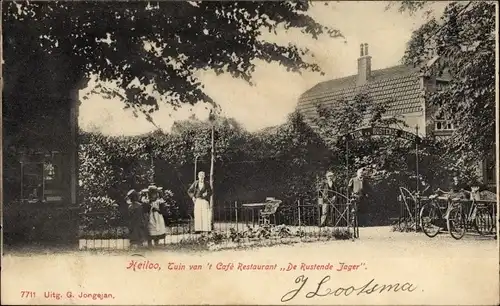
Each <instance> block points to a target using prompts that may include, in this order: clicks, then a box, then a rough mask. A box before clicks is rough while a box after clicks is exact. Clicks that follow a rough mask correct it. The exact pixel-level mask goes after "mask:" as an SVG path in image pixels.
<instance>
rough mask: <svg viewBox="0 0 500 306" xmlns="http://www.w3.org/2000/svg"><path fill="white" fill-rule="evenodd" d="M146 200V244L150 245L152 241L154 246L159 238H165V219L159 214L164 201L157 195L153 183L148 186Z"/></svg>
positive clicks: (157, 192) (156, 189) (157, 191)
mask: <svg viewBox="0 0 500 306" xmlns="http://www.w3.org/2000/svg"><path fill="white" fill-rule="evenodd" d="M148 200H149V201H148V202H149V203H148V212H149V213H148V218H147V220H148V224H147V227H148V232H149V240H148V245H149V246H152V245H153V241H154V243H155V246H156V245H158V244H159V242H160V239H163V238H165V235H166V232H167V230H166V227H165V219H163V215H162V214H161V211H162V209H163V208H164V205H165V201H164V200H163V199H162V198H161V197H160V196H159V190H158V187H156V186H154V185H152V186H149V187H148Z"/></svg>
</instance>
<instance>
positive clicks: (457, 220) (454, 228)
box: [446, 206, 466, 240]
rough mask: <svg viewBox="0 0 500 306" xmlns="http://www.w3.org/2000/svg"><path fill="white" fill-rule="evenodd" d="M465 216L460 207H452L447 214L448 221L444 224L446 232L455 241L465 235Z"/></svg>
mask: <svg viewBox="0 0 500 306" xmlns="http://www.w3.org/2000/svg"><path fill="white" fill-rule="evenodd" d="M465 220H466V219H465V216H464V214H463V209H462V206H456V207H453V208H452V209H451V210H450V212H449V213H448V219H447V220H446V223H447V225H448V232H449V233H450V235H451V237H453V238H455V239H456V240H460V239H462V237H463V236H464V235H465V226H466V224H465V222H466V221H465Z"/></svg>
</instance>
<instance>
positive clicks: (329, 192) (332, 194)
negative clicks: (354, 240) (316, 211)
mask: <svg viewBox="0 0 500 306" xmlns="http://www.w3.org/2000/svg"><path fill="white" fill-rule="evenodd" d="M336 192H337V187H336V186H335V181H334V175H333V172H332V171H328V172H326V179H325V181H324V182H323V183H322V185H321V189H320V197H319V204H320V205H321V220H320V224H319V226H325V225H326V221H327V219H328V215H329V214H330V213H331V211H332V207H331V206H332V205H334V204H335V203H336V201H337V194H336Z"/></svg>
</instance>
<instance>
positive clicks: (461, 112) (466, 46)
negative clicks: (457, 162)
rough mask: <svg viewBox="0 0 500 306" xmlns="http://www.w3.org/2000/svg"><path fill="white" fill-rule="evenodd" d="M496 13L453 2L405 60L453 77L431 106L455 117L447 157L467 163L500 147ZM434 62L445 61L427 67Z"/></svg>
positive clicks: (420, 34) (488, 5)
mask: <svg viewBox="0 0 500 306" xmlns="http://www.w3.org/2000/svg"><path fill="white" fill-rule="evenodd" d="M401 8H402V10H408V9H412V10H416V9H417V10H418V9H420V8H421V7H407V6H405V3H403V4H402V7H401ZM495 9H496V4H495V3H494V2H490V1H469V2H459V1H454V2H451V3H450V4H448V5H447V7H446V9H445V11H444V13H443V15H442V16H441V18H440V19H435V18H431V19H430V20H429V21H427V22H426V23H425V24H424V25H422V26H421V27H420V28H419V29H418V30H417V31H415V32H414V34H413V36H412V38H411V40H410V42H409V43H408V48H407V51H406V55H405V57H404V61H405V62H406V63H408V64H415V65H421V66H422V67H423V68H422V69H423V71H424V72H425V73H426V74H428V75H442V74H448V75H449V76H450V82H449V85H448V86H446V87H445V88H443V89H442V90H437V91H431V92H429V93H428V95H427V100H428V101H429V103H430V104H431V105H434V106H436V107H437V108H438V110H439V112H440V113H441V114H444V115H447V116H450V117H451V119H452V121H453V124H454V126H455V128H456V130H455V131H454V133H453V136H452V137H451V138H450V139H449V141H448V143H447V148H448V152H449V153H456V155H457V157H458V158H460V159H461V160H462V161H463V162H464V163H465V161H467V160H480V159H483V158H484V155H485V153H486V154H489V153H490V152H492V151H493V148H494V144H495V86H496V82H495V65H493V64H492V63H494V62H495V44H496V31H495V12H496V10H495ZM435 57H440V59H441V60H440V61H437V62H436V63H435V64H434V65H423V64H424V63H427V62H428V61H429V60H431V59H432V58H435Z"/></svg>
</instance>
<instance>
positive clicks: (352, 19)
mask: <svg viewBox="0 0 500 306" xmlns="http://www.w3.org/2000/svg"><path fill="white" fill-rule="evenodd" d="M386 5H387V2H340V3H336V2H328V3H327V5H325V3H323V2H313V4H312V8H311V9H310V11H309V12H308V14H309V15H310V16H312V17H313V18H314V19H315V20H316V21H318V22H320V23H321V24H323V25H326V26H330V27H333V28H336V29H339V30H340V31H341V32H342V34H343V35H344V36H345V39H343V38H337V39H332V38H329V37H327V36H326V35H325V36H322V37H320V38H319V39H317V40H315V39H313V38H311V37H309V36H306V35H304V34H302V33H300V31H297V30H292V31H286V32H285V31H282V32H279V33H278V35H275V34H265V35H264V37H263V38H264V39H265V40H269V41H273V42H276V43H281V44H288V43H289V42H292V43H296V44H297V45H299V46H302V47H307V48H309V49H310V50H311V51H312V52H313V53H314V55H315V57H314V60H315V62H316V63H317V64H319V65H320V67H321V69H322V70H323V71H324V72H325V75H323V76H322V75H320V74H319V73H317V72H303V73H301V74H298V73H293V72H287V71H286V69H285V68H284V67H281V66H279V65H278V64H276V63H271V64H269V63H265V62H260V61H257V62H256V66H257V67H256V71H255V73H254V75H253V82H254V85H253V86H251V85H249V84H248V83H247V82H245V81H244V80H241V79H235V78H233V77H231V76H230V75H229V74H222V75H219V76H217V75H216V74H215V73H214V72H213V71H211V70H205V71H199V72H198V74H197V76H198V77H199V79H200V80H201V81H202V83H203V84H204V85H205V91H206V93H207V94H208V95H209V96H210V97H212V98H213V99H214V100H215V102H216V103H218V104H219V106H220V107H221V109H222V112H221V115H223V116H226V117H232V118H235V119H236V120H237V121H238V122H240V123H241V124H242V125H243V127H245V128H246V129H247V130H249V131H258V130H260V129H263V128H266V127H270V126H275V125H279V124H282V123H284V122H285V121H286V118H287V116H288V114H290V113H291V112H293V111H294V109H295V107H296V105H297V102H298V99H299V96H300V95H301V94H302V93H303V92H305V91H306V90H308V89H309V88H311V87H312V86H314V85H315V84H317V83H319V82H322V81H326V80H330V79H334V78H338V77H343V76H348V75H353V74H355V73H356V71H357V58H358V57H359V45H360V44H361V43H368V45H369V54H370V55H371V56H372V70H375V69H381V68H386V67H390V66H394V65H398V64H399V63H400V61H401V58H402V56H403V54H404V51H405V48H406V43H407V42H408V40H409V39H410V37H411V34H412V31H413V30H415V29H416V28H418V26H419V25H420V24H422V23H423V22H424V21H425V18H424V17H423V14H418V15H415V16H411V15H409V14H407V13H399V12H398V11H397V9H396V8H394V9H391V10H389V11H386V10H385V7H386ZM437 6H438V7H437V9H438V10H437V12H439V10H440V9H442V8H443V7H444V4H443V3H441V4H439V3H438V4H437ZM95 85H96V83H95V82H94V81H91V82H89V85H88V86H87V88H85V89H83V90H82V91H81V92H80V97H81V101H82V104H81V106H80V110H79V112H80V115H79V125H80V127H81V128H82V129H83V130H86V131H94V132H95V131H99V132H101V133H103V134H106V135H138V134H142V133H147V132H150V131H153V130H155V129H157V127H156V126H154V125H153V124H152V123H150V122H149V121H147V120H146V119H145V118H144V117H143V116H142V115H139V117H135V116H134V114H133V113H132V111H131V110H129V109H127V110H125V109H124V108H123V107H124V105H125V104H124V102H123V101H121V100H119V99H118V98H116V99H106V98H104V97H102V96H100V95H95V94H94V95H88V92H89V91H90V90H91V89H92V87H93V86H95ZM84 95H88V99H86V100H84V99H82V97H83V96H84ZM208 113H209V110H208V109H207V105H205V104H203V103H198V104H196V105H195V106H190V105H189V106H186V107H182V108H180V109H177V110H173V109H172V108H171V107H170V106H168V105H161V106H160V109H159V110H158V111H157V112H155V113H154V115H153V119H154V122H155V123H156V125H157V126H158V127H160V128H161V129H162V130H164V131H165V132H169V131H170V128H171V126H172V124H173V123H174V122H175V121H177V120H184V119H187V118H188V117H190V116H192V115H193V114H194V115H195V116H196V117H197V118H199V119H201V120H204V119H206V118H207V117H208Z"/></svg>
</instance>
